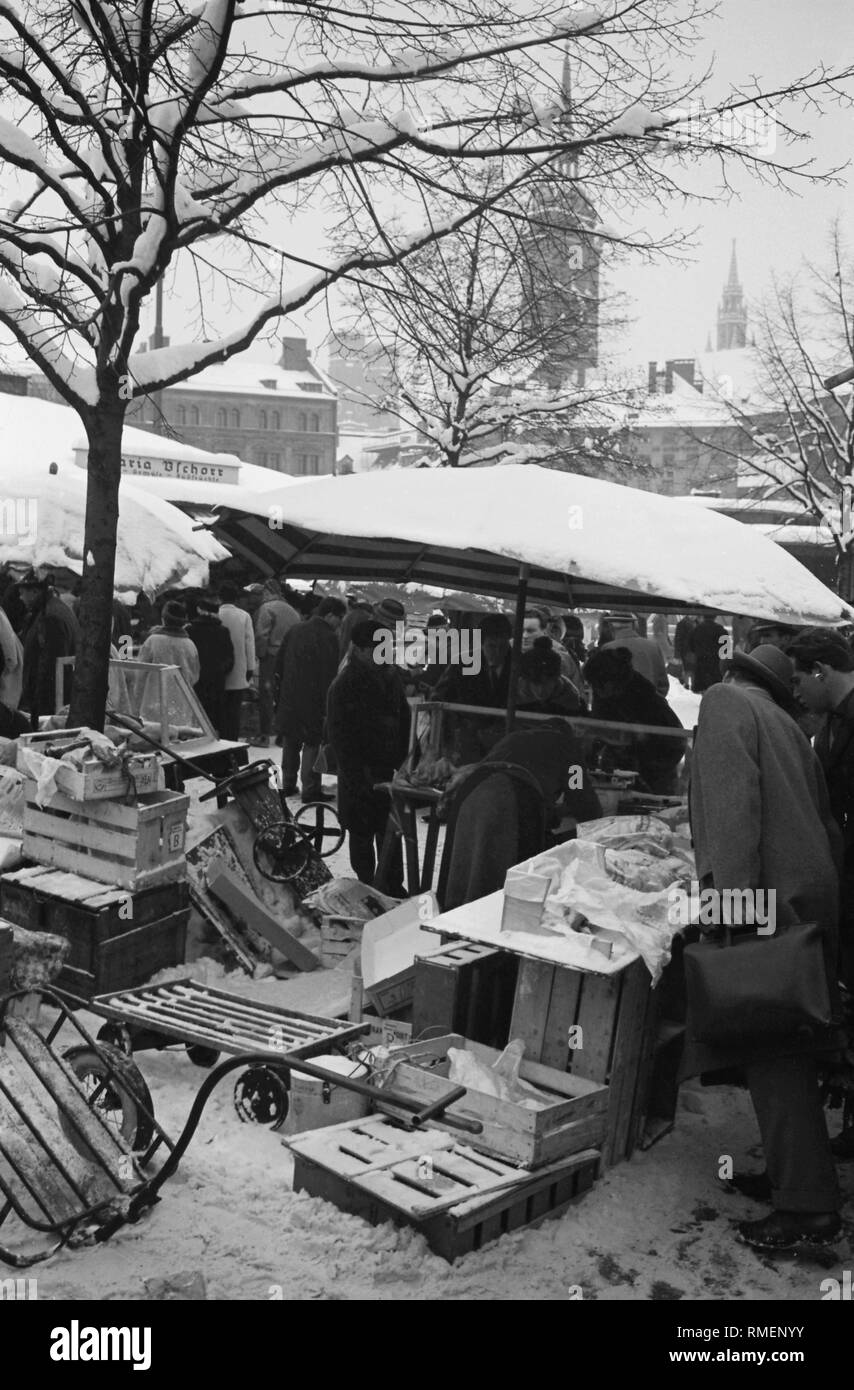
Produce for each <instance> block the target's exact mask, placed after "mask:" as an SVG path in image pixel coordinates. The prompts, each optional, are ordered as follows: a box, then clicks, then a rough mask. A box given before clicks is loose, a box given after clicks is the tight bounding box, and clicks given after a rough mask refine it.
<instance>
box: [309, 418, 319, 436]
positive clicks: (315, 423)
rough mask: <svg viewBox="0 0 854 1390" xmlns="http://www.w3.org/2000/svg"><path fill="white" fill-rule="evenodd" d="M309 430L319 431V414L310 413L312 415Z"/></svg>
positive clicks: (316, 432)
mask: <svg viewBox="0 0 854 1390" xmlns="http://www.w3.org/2000/svg"><path fill="white" fill-rule="evenodd" d="M311 430H312V434H318V433H319V431H320V416H319V415H312V417H311Z"/></svg>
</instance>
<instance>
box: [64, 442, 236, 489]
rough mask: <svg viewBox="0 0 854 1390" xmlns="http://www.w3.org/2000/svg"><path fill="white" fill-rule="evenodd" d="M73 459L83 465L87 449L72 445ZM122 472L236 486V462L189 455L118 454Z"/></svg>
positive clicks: (139, 476)
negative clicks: (158, 456)
mask: <svg viewBox="0 0 854 1390" xmlns="http://www.w3.org/2000/svg"><path fill="white" fill-rule="evenodd" d="M74 453H75V459H74V461H75V463H76V464H77V466H78V467H79V468H85V467H86V465H87V462H88V450H86V449H75V451H74ZM122 473H123V474H124V475H125V476H127V477H131V478H181V479H190V480H192V481H193V482H197V483H226V484H231V485H232V486H236V484H237V483H238V481H239V479H240V464H239V463H217V462H213V461H212V462H210V463H197V462H196V461H195V460H193V459H170V458H152V457H150V456H149V455H146V454H122Z"/></svg>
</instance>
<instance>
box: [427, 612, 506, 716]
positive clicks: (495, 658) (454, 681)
mask: <svg viewBox="0 0 854 1390" xmlns="http://www.w3.org/2000/svg"><path fill="white" fill-rule="evenodd" d="M473 636H474V639H475V642H479V644H480V663H479V665H478V663H476V662H474V663H472V665H470V666H449V667H448V668H447V670H446V671H445V673H444V675H442V676H441V677H440V679H439V681H438V682H437V684H436V687H435V694H434V696H433V698H434V699H436V700H447V701H448V702H449V704H455V705H480V706H482V707H484V708H486V709H506V708H507V692H508V690H509V688H510V640H511V638H512V636H513V628H512V627H511V625H510V619H509V618H508V617H507V616H506V615H505V614H504V613H486V614H484V616H483V617H482V618H481V620H480V624H479V627H478V629H477V630H476V632H475V633H474V634H473ZM474 650H475V651H477V647H476V646H475V648H474Z"/></svg>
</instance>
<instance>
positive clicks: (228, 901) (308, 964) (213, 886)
mask: <svg viewBox="0 0 854 1390" xmlns="http://www.w3.org/2000/svg"><path fill="white" fill-rule="evenodd" d="M205 879H206V882H207V886H208V889H209V890H210V892H211V893H213V895H214V897H215V898H217V899H218V900H219V901H220V902H221V903H223V904H224V905H225V906H226V907H227V908H228V909H229V911H230V912H233V913H234V914H235V916H236V918H237V920H238V921H239V922H243V923H245V924H246V925H247V926H249V927H251V928H252V930H253V931H256V932H258V934H259V936H262V937H263V938H264V940H265V941H268V942H269V943H270V945H271V946H273V947H274V949H275V950H277V951H281V953H282V955H283V956H285V957H286V959H287V960H289V961H292V962H293V964H294V965H295V966H296V967H297V968H298V969H299V970H318V969H320V967H321V964H322V962H321V961H320V959H319V957H317V956H316V955H315V954H314V952H313V951H310V950H309V949H308V947H307V946H304V945H303V943H302V942H301V941H299V940H297V938H296V937H295V936H293V935H292V934H291V933H290V932H289V931H287V930H286V928H285V927H283V926H282V924H281V922H277V921H276V918H275V917H274V916H273V914H272V913H271V912H270V911H269V910H268V909H267V908H266V907H265V906H264V904H263V903H262V902H261V901H260V899H258V898H256V897H255V895H254V893H250V892H248V891H247V890H246V889H245V888H244V887H243V886H242V884H241V883H239V882H238V880H237V879H236V878H235V877H234V876H233V874H232V873H231V871H230V870H229V868H228V866H227V865H226V864H225V863H224V862H223V861H222V860H220V859H216V858H214V859H212V860H211V861H210V862H209V863H208V865H207V869H206V871H205Z"/></svg>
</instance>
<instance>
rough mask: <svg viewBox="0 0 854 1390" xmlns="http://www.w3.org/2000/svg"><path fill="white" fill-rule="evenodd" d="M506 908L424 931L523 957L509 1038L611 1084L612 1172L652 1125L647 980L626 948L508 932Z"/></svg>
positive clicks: (608, 1159) (653, 1038)
mask: <svg viewBox="0 0 854 1390" xmlns="http://www.w3.org/2000/svg"><path fill="white" fill-rule="evenodd" d="M503 907H504V894H503V893H502V892H498V893H490V894H489V895H488V896H487V897H484V898H479V899H477V900H476V901H475V902H471V903H466V904H465V905H464V906H462V907H458V908H454V909H453V910H452V911H450V912H444V913H442V914H441V916H439V917H435V918H433V920H432V921H430V922H425V923H424V926H425V927H426V928H428V929H429V930H431V931H436V932H440V933H441V934H442V936H443V937H445V938H448V937H454V938H457V939H459V940H462V941H468V942H474V943H476V944H478V945H480V946H490V947H493V948H495V949H497V950H500V951H505V952H509V953H511V954H512V955H514V956H515V957H517V958H518V963H519V970H518V976H517V982H516V989H515V995H514V1000H513V1011H512V1019H511V1024H510V1038H514V1039H515V1038H521V1039H522V1041H523V1042H524V1044H525V1056H526V1058H528V1059H529V1060H530V1061H533V1062H541V1063H542V1064H543V1065H545V1066H551V1067H556V1068H557V1069H558V1070H560V1071H569V1072H571V1073H572V1075H573V1076H578V1077H584V1078H586V1079H588V1080H590V1081H597V1082H600V1083H601V1084H607V1086H608V1087H609V1103H608V1124H607V1138H606V1142H605V1145H604V1149H603V1152H602V1163H603V1166H605V1167H610V1166H611V1165H612V1164H614V1163H618V1162H620V1161H621V1159H624V1158H629V1157H630V1156H631V1154H632V1152H633V1150H634V1149H635V1148H636V1147H637V1145H638V1143H639V1141H640V1138H641V1135H642V1133H643V1127H644V1121H645V1118H646V1102H647V1093H648V1090H649V1082H650V1078H651V1074H652V1064H653V1058H654V1053H655V1048H656V1042H657V1039H658V1032H659V1012H660V1010H659V999H658V998H657V992H656V991H655V990H653V989H651V987H650V986H651V982H650V974H649V971H648V969H647V967H646V965H645V964H644V962H643V960H642V959H641V958H640V957H639V955H638V953H637V952H636V951H635V950H633V949H632V948H631V947H630V946H629V945H628V943H627V942H624V941H617V942H613V943H612V954H611V956H610V958H606V956H605V955H604V954H602V953H601V950H602V948H603V945H604V942H603V941H602V939H601V938H600V946H599V947H597V946H595V945H594V944H593V943H594V941H595V940H596V938H594V937H588V936H582V935H580V934H579V935H578V936H574V937H572V938H570V937H563V936H557V935H554V934H553V933H548V934H546V933H542V934H537V933H534V932H528V931H524V932H522V931H502V930H501V917H502V911H503ZM571 1030H574V1031H572V1032H571ZM579 1030H580V1031H579Z"/></svg>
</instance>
